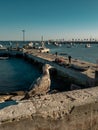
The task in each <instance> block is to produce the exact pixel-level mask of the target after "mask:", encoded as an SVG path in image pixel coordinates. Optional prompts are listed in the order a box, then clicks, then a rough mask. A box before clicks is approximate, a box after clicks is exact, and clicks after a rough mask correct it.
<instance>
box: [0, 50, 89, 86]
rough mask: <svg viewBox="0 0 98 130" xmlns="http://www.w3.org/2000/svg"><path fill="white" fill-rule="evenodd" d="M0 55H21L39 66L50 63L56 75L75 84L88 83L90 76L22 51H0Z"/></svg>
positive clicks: (85, 84) (84, 84) (83, 84)
mask: <svg viewBox="0 0 98 130" xmlns="http://www.w3.org/2000/svg"><path fill="white" fill-rule="evenodd" d="M0 55H8V56H15V57H22V58H25V59H26V60H29V61H30V60H31V61H32V62H33V63H36V64H39V66H42V65H43V64H46V63H47V64H50V65H51V66H52V69H55V70H56V72H57V75H58V76H61V77H62V78H63V79H64V80H66V78H67V79H69V80H70V81H72V82H74V83H75V84H78V85H82V86H84V87H86V86H87V85H88V80H89V79H90V77H88V76H87V75H85V74H82V73H80V72H77V71H75V70H72V69H69V68H64V67H63V66H60V65H58V64H56V63H55V62H51V61H49V60H47V59H44V58H42V57H40V54H39V55H37V56H36V55H33V54H29V53H27V52H26V53H25V52H23V51H15V50H14V51H2V52H0Z"/></svg>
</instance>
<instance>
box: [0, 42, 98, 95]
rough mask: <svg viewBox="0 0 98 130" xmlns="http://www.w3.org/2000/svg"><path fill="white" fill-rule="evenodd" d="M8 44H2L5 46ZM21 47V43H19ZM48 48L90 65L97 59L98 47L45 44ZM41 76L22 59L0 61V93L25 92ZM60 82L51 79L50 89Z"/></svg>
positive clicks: (94, 45)
mask: <svg viewBox="0 0 98 130" xmlns="http://www.w3.org/2000/svg"><path fill="white" fill-rule="evenodd" d="M8 44H9V42H4V43H3V45H5V46H7V45H8ZM26 44H27V43H26ZM15 45H16V44H14V46H15ZM19 46H23V43H19ZM45 46H46V47H48V48H50V53H52V54H55V52H58V54H59V55H60V54H63V55H62V56H68V55H71V56H72V58H74V59H80V60H84V61H88V62H92V63H96V60H97V59H98V45H97V44H91V47H90V48H86V47H85V44H75V45H72V46H71V47H68V44H62V45H61V46H55V45H54V44H49V45H48V44H45ZM40 75H41V71H39V70H38V68H37V66H36V67H35V66H34V65H32V64H30V63H28V62H26V61H24V60H23V59H16V58H10V59H8V60H0V93H2V92H4V93H5V92H12V91H20V90H27V89H28V88H29V86H30V84H31V83H32V82H33V81H34V80H35V79H36V78H38V77H39V76H40ZM59 84H60V81H59V80H58V79H56V78H55V79H54V78H52V85H51V87H52V88H56V87H58V86H59ZM68 85H69V84H68Z"/></svg>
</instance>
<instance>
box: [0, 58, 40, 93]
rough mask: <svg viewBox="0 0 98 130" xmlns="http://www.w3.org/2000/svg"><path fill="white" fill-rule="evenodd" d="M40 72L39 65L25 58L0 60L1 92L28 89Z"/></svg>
mask: <svg viewBox="0 0 98 130" xmlns="http://www.w3.org/2000/svg"><path fill="white" fill-rule="evenodd" d="M40 74H41V72H40V71H39V70H38V68H37V67H35V66H34V65H31V64H30V63H28V62H26V61H24V60H23V59H16V58H9V59H7V60H0V93H5V92H12V91H20V90H28V88H29V86H30V84H31V83H32V82H33V81H34V80H35V79H36V78H38V77H39V76H40Z"/></svg>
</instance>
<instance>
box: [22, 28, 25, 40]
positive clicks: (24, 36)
mask: <svg viewBox="0 0 98 130" xmlns="http://www.w3.org/2000/svg"><path fill="white" fill-rule="evenodd" d="M22 32H23V41H25V30H22Z"/></svg>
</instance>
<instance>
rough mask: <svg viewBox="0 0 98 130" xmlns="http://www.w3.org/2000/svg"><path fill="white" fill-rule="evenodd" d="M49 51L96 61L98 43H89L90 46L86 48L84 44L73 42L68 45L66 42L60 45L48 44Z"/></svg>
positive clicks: (97, 58)
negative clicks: (73, 43)
mask: <svg viewBox="0 0 98 130" xmlns="http://www.w3.org/2000/svg"><path fill="white" fill-rule="evenodd" d="M47 47H49V48H50V51H51V53H55V52H58V54H60V53H64V55H62V56H68V55H71V57H72V58H74V59H79V60H83V61H87V62H91V63H96V61H97V60H98V44H91V47H89V48H86V47H85V44H75V45H72V46H71V47H68V45H67V44H62V45H61V46H55V45H48V46H47Z"/></svg>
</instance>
